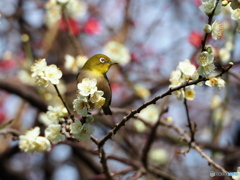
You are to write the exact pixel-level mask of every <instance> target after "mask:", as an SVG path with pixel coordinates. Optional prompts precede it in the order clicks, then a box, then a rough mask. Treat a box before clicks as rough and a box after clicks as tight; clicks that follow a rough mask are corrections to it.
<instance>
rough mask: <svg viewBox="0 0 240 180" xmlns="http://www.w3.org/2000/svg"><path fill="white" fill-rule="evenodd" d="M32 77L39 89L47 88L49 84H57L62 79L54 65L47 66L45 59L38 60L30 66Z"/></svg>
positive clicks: (60, 73)
mask: <svg viewBox="0 0 240 180" xmlns="http://www.w3.org/2000/svg"><path fill="white" fill-rule="evenodd" d="M31 72H32V77H34V78H35V80H36V83H37V85H38V86H40V87H47V86H48V84H49V83H50V82H51V83H52V84H58V83H59V79H60V78H61V77H62V71H60V70H59V69H58V68H57V66H56V65H50V66H47V63H46V59H40V60H38V61H36V62H35V63H34V64H33V65H32V66H31Z"/></svg>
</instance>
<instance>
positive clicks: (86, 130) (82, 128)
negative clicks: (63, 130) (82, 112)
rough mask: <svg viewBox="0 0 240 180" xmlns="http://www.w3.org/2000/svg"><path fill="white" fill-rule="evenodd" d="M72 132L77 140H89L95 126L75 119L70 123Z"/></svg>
mask: <svg viewBox="0 0 240 180" xmlns="http://www.w3.org/2000/svg"><path fill="white" fill-rule="evenodd" d="M70 129H71V131H70V132H71V134H73V136H74V137H75V138H76V139H77V140H79V141H80V140H88V139H90V136H91V134H92V133H93V131H94V128H93V127H92V126H91V125H89V123H85V124H82V123H81V122H80V121H75V122H74V123H72V124H71V125H70Z"/></svg>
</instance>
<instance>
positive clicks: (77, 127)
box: [70, 121, 83, 134]
mask: <svg viewBox="0 0 240 180" xmlns="http://www.w3.org/2000/svg"><path fill="white" fill-rule="evenodd" d="M82 126H83V125H82V123H81V121H75V122H74V123H72V124H71V125H70V132H71V133H72V134H79V133H80V132H81V128H82Z"/></svg>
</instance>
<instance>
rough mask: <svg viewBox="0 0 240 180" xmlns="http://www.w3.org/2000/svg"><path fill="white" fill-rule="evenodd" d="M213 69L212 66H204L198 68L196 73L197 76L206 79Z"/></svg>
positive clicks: (213, 66)
mask: <svg viewBox="0 0 240 180" xmlns="http://www.w3.org/2000/svg"><path fill="white" fill-rule="evenodd" d="M214 69H215V65H214V64H208V65H206V66H199V67H198V73H199V75H201V76H203V77H207V76H208V75H209V74H211V73H212V72H213V71H214Z"/></svg>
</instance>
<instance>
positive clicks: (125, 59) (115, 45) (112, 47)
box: [103, 41, 131, 66]
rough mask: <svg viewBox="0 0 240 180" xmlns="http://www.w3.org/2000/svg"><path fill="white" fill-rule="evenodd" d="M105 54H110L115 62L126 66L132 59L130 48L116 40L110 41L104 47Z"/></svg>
mask: <svg viewBox="0 0 240 180" xmlns="http://www.w3.org/2000/svg"><path fill="white" fill-rule="evenodd" d="M103 51H104V54H106V55H107V56H109V57H110V58H111V59H112V60H113V61H114V62H117V63H119V64H120V65H122V66H124V65H126V64H128V63H129V62H130V60H131V57H130V53H129V50H128V48H127V47H126V46H125V45H123V44H121V43H119V42H116V41H109V42H108V43H107V44H106V45H105V46H104V48H103Z"/></svg>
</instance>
